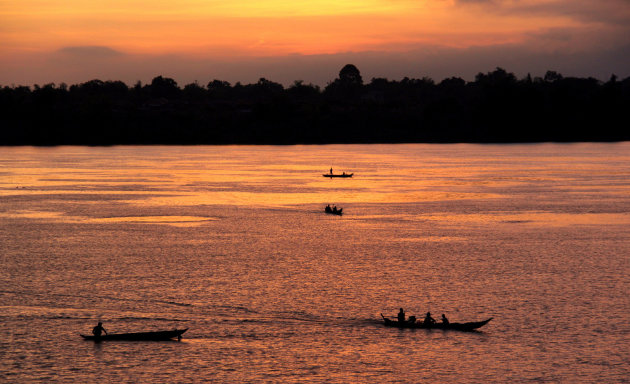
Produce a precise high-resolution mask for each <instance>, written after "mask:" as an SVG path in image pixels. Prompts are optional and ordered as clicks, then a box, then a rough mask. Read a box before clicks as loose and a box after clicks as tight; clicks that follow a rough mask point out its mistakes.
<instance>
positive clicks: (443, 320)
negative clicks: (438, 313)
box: [442, 314, 449, 325]
mask: <svg viewBox="0 0 630 384" xmlns="http://www.w3.org/2000/svg"><path fill="white" fill-rule="evenodd" d="M442 324H444V325H448V324H449V321H448V319H447V318H446V316H445V315H444V314H442Z"/></svg>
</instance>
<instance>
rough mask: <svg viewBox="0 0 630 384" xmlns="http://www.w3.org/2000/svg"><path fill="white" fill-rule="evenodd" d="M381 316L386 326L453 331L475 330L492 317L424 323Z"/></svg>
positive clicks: (412, 318) (413, 318)
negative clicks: (463, 321)
mask: <svg viewBox="0 0 630 384" xmlns="http://www.w3.org/2000/svg"><path fill="white" fill-rule="evenodd" d="M381 317H382V318H383V324H384V325H385V326H386V327H396V328H414V329H416V328H421V329H442V330H445V331H448V330H453V331H462V332H471V331H475V330H476V329H477V328H481V327H483V326H484V325H486V324H488V322H490V320H492V317H491V318H489V319H486V320H483V321H472V322H468V323H450V322H449V323H425V322H422V321H416V319H415V317H413V316H412V317H411V318H410V319H409V320H404V321H402V322H401V321H398V320H392V319H389V318H387V317H385V316H383V314H382V313H381Z"/></svg>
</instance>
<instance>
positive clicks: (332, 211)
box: [324, 205, 343, 216]
mask: <svg viewBox="0 0 630 384" xmlns="http://www.w3.org/2000/svg"><path fill="white" fill-rule="evenodd" d="M324 212H326V213H330V214H331V215H339V216H341V215H343V208H339V209H337V207H334V208H330V205H327V206H326V208H324Z"/></svg>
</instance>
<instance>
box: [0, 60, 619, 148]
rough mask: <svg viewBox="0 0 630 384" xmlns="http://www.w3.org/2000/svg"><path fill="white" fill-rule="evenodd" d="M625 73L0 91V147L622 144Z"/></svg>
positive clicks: (351, 70) (351, 71)
mask: <svg viewBox="0 0 630 384" xmlns="http://www.w3.org/2000/svg"><path fill="white" fill-rule="evenodd" d="M628 110H630V78H626V79H624V80H618V79H617V77H616V76H614V75H613V76H612V77H611V78H610V79H609V80H608V81H607V82H601V81H599V80H597V79H594V78H574V77H563V76H562V75H561V74H559V73H556V72H553V71H548V72H547V73H546V74H545V76H544V77H543V78H538V77H536V78H532V77H531V76H529V75H528V76H527V77H525V78H523V79H517V77H516V76H515V75H514V74H512V73H509V72H507V71H505V70H504V69H502V68H497V69H496V70H494V71H492V72H488V73H479V74H478V75H477V76H476V78H475V80H474V81H472V82H466V81H464V80H463V79H461V78H457V77H452V78H448V79H445V80H443V81H441V82H439V83H435V82H434V81H433V80H431V79H429V78H426V77H425V78H422V79H409V78H404V79H402V80H400V81H391V80H387V79H383V78H374V79H372V80H371V81H370V82H369V83H367V84H365V83H364V82H363V79H362V77H361V73H360V72H359V70H358V69H357V68H356V67H355V66H354V65H352V64H348V65H346V66H344V67H343V68H342V69H341V71H340V73H339V77H338V78H336V79H335V80H334V81H332V82H330V83H329V84H328V85H327V86H326V87H325V88H324V89H320V88H319V87H318V86H314V85H311V84H304V83H303V82H302V81H296V82H295V83H294V84H293V85H291V86H290V87H287V88H285V87H283V86H282V85H281V84H278V83H275V82H272V81H269V80H266V79H264V78H261V79H260V80H259V81H258V82H257V83H255V84H246V85H243V84H240V83H236V84H235V85H231V84H230V83H228V82H225V81H220V80H214V81H211V82H210V83H208V84H207V85H205V86H204V85H200V84H198V83H191V84H187V85H186V86H184V87H183V88H181V87H179V86H178V84H177V83H176V82H175V80H173V79H170V78H165V77H162V76H158V77H156V78H154V79H153V81H152V82H151V84H144V85H143V84H142V83H140V82H138V83H136V84H135V85H134V86H132V87H129V86H127V85H126V84H125V83H123V82H121V81H100V80H92V81H88V82H86V83H82V84H77V85H72V86H67V85H65V84H60V85H58V86H56V85H55V84H46V85H43V86H38V85H35V86H34V87H33V88H30V87H26V86H11V87H9V86H5V87H2V88H0V145H60V144H79V145H112V144H294V143H313V144H316V143H396V142H473V143H474V142H541V141H560V142H562V141H620V140H630V129H629V128H628V127H629V125H628V123H627V121H628V119H627V116H628Z"/></svg>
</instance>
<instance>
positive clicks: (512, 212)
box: [0, 143, 630, 383]
mask: <svg viewBox="0 0 630 384" xmlns="http://www.w3.org/2000/svg"><path fill="white" fill-rule="evenodd" d="M331 167H333V170H334V172H335V173H338V172H339V173H340V172H343V171H346V172H354V177H352V178H349V179H332V180H331V179H328V178H324V177H322V173H325V172H328V171H329V169H330V168H331ZM326 204H334V205H337V206H339V207H343V211H344V215H343V216H341V217H339V216H333V215H327V214H325V213H324V212H323V209H324V206H325V205H326ZM629 261H630V143H616V144H566V145H559V144H536V145H421V144H414V145H330V146H287V147H276V146H262V147H258V146H227V147H215V146H193V147H151V146H149V147H135V146H128V147H106V148H89V147H56V148H30V147H18V148H0V265H1V268H0V283H1V284H0V330H2V336H1V337H0V381H3V382H15V383H18V382H19V383H24V382H100V383H120V382H134V383H135V382H138V383H139V382H144V383H151V382H222V383H223V382H226V383H228V382H233V383H243V382H256V383H258V382H270V383H276V382H290V383H295V382H299V383H308V382H313V383H319V382H334V383H350V382H381V383H393V382H399V383H418V382H459V383H480V382H497V383H501V382H523V383H529V382H566V383H580V382H583V383H591V382H607V383H610V382H628V381H629V378H630V321H629V320H630V299H629V294H630V262H629ZM400 307H404V308H405V310H406V312H407V313H408V314H410V315H416V316H417V317H420V318H422V317H423V314H424V313H426V311H431V312H432V313H433V315H434V317H436V318H438V317H439V316H440V315H441V314H442V313H445V314H446V315H447V316H448V317H449V318H450V320H451V321H454V322H455V321H459V322H465V321H478V320H483V319H486V318H489V317H493V320H492V321H491V322H490V323H489V324H488V325H486V326H485V327H483V328H481V329H480V331H481V332H476V333H462V332H455V331H448V332H445V331H435V330H433V331H427V330H409V329H406V330H399V329H395V328H386V327H384V326H383V325H382V323H381V322H380V313H383V314H386V315H388V316H392V317H393V316H395V315H396V313H397V311H398V308H400ZM98 321H103V322H104V326H105V328H106V329H107V330H108V331H109V332H133V331H144V330H161V329H173V328H188V331H187V332H186V333H185V334H184V339H183V340H182V341H181V342H177V341H173V342H103V343H100V344H95V343H93V342H88V341H83V340H82V339H81V337H80V336H79V334H80V333H90V331H91V328H92V327H93V326H94V325H95V324H96V322H98Z"/></svg>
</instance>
